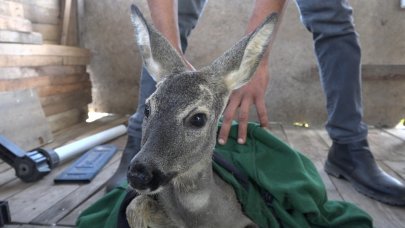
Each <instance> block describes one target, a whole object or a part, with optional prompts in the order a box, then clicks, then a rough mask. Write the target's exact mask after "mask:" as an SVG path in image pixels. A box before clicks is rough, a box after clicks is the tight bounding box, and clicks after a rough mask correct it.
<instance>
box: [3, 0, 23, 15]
mask: <svg viewBox="0 0 405 228" xmlns="http://www.w3.org/2000/svg"><path fill="white" fill-rule="evenodd" d="M0 15H4V16H10V17H20V18H23V17H24V8H23V5H22V4H21V3H18V2H11V1H5V0H0Z"/></svg>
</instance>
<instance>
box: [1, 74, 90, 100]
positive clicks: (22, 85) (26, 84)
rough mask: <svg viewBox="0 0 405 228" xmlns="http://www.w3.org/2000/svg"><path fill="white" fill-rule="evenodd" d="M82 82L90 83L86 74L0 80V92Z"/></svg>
mask: <svg viewBox="0 0 405 228" xmlns="http://www.w3.org/2000/svg"><path fill="white" fill-rule="evenodd" d="M82 82H88V83H90V79H89V75H88V74H87V73H84V74H83V75H63V76H60V75H56V76H54V75H52V76H40V77H31V78H22V79H11V80H10V79H0V92H1V91H13V90H21V89H29V88H36V87H41V86H51V85H65V84H73V83H82ZM41 104H42V103H41Z"/></svg>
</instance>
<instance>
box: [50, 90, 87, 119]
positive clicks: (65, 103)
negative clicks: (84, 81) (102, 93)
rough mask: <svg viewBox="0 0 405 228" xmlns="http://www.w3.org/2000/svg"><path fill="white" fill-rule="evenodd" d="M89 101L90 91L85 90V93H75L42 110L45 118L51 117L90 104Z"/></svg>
mask: <svg viewBox="0 0 405 228" xmlns="http://www.w3.org/2000/svg"><path fill="white" fill-rule="evenodd" d="M91 101H92V99H91V91H90V90H87V93H75V94H74V95H73V96H69V97H67V98H66V99H64V100H62V101H61V102H59V103H54V104H51V105H47V106H44V107H43V109H44V112H45V115H46V116H51V115H55V114H57V113H61V112H65V111H68V110H71V109H74V108H81V107H83V106H86V105H88V104H89V103H91Z"/></svg>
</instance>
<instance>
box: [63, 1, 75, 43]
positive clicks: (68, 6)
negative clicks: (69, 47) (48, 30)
mask: <svg viewBox="0 0 405 228" xmlns="http://www.w3.org/2000/svg"><path fill="white" fill-rule="evenodd" d="M71 10H72V0H65V6H64V10H63V19H62V20H63V22H62V34H61V41H60V43H61V44H62V45H66V42H67V37H68V32H69V23H70V15H71Z"/></svg>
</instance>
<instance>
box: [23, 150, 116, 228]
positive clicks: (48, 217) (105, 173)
mask: <svg viewBox="0 0 405 228" xmlns="http://www.w3.org/2000/svg"><path fill="white" fill-rule="evenodd" d="M120 158H121V153H117V154H116V155H114V157H113V158H112V159H111V160H110V161H109V163H108V164H107V165H106V166H105V167H104V168H103V170H101V172H100V173H99V174H98V175H97V176H96V177H95V178H94V179H93V180H92V181H91V183H89V184H84V185H81V186H80V187H79V188H78V189H76V190H75V191H73V192H71V193H70V194H69V195H67V196H66V197H65V198H63V199H62V200H60V201H59V202H57V203H56V204H54V205H52V206H51V207H49V208H48V209H47V210H46V211H44V212H43V213H41V214H40V215H38V216H37V217H36V218H34V219H33V220H32V221H31V222H32V223H34V224H42V225H51V224H56V223H57V222H58V221H59V220H61V219H62V218H63V217H65V216H66V215H67V214H69V212H71V211H73V210H74V209H75V208H76V207H77V206H78V205H80V204H81V203H82V202H84V201H85V200H86V199H88V198H90V197H91V195H93V194H94V193H96V192H97V191H99V190H100V189H102V187H103V186H104V184H105V183H106V181H107V180H108V179H109V178H110V177H111V176H112V175H113V174H114V171H115V170H116V169H117V167H118V165H119V160H120Z"/></svg>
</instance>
